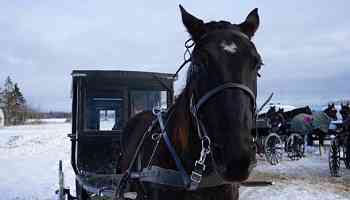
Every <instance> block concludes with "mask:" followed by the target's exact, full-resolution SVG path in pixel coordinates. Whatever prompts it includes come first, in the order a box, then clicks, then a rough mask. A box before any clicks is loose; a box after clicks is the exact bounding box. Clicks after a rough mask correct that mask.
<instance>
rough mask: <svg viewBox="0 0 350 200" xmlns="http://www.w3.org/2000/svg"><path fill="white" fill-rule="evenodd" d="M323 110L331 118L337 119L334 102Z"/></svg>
mask: <svg viewBox="0 0 350 200" xmlns="http://www.w3.org/2000/svg"><path fill="white" fill-rule="evenodd" d="M323 112H325V113H326V114H327V115H328V117H330V118H331V119H332V120H337V109H336V108H335V105H334V103H332V104H328V107H327V108H326V109H325V110H324V111H323Z"/></svg>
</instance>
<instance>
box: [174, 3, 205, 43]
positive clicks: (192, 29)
mask: <svg viewBox="0 0 350 200" xmlns="http://www.w3.org/2000/svg"><path fill="white" fill-rule="evenodd" d="M179 7H180V11H181V17H182V22H183V24H184V25H185V27H186V29H187V32H188V33H189V34H190V35H191V37H192V39H193V41H194V42H197V41H198V40H199V39H200V38H201V37H202V35H204V32H205V31H204V30H205V28H204V23H203V21H202V20H201V19H198V18H196V17H195V16H193V15H191V14H190V13H188V12H187V11H186V10H185V9H184V8H183V7H182V6H181V5H179Z"/></svg>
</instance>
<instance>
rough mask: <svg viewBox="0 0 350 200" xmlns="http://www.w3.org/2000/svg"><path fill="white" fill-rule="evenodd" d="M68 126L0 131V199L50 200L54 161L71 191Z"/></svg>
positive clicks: (55, 180)
mask: <svg viewBox="0 0 350 200" xmlns="http://www.w3.org/2000/svg"><path fill="white" fill-rule="evenodd" d="M70 128H71V125H70V124H69V123H60V124H57V123H56V124H41V125H24V126H13V127H6V128H3V129H0V193H1V195H0V200H14V199H16V200H22V199H23V200H24V199H25V200H29V199H30V200H42V199H44V200H46V199H54V198H55V194H54V191H55V190H56V189H57V183H58V160H63V170H64V173H65V179H66V180H65V181H66V183H67V185H70V186H71V188H74V187H73V186H74V174H73V170H72V168H71V166H70V161H69V157H70V140H69V139H68V138H67V134H68V133H70Z"/></svg>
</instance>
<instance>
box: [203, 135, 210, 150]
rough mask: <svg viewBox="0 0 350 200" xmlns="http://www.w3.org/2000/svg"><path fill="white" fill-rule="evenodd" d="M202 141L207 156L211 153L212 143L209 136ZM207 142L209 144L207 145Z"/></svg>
mask: <svg viewBox="0 0 350 200" xmlns="http://www.w3.org/2000/svg"><path fill="white" fill-rule="evenodd" d="M201 140H202V149H204V150H205V153H206V154H208V153H210V143H211V141H210V138H209V137H208V136H207V135H205V136H203V138H202V139H201ZM206 141H207V142H208V143H207V144H206V143H205V142H206Z"/></svg>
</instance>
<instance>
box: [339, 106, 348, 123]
mask: <svg viewBox="0 0 350 200" xmlns="http://www.w3.org/2000/svg"><path fill="white" fill-rule="evenodd" d="M339 112H340V115H341V116H342V119H343V121H345V120H346V119H347V118H348V117H349V116H350V104H349V102H348V103H346V104H341V109H340V111H339Z"/></svg>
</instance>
